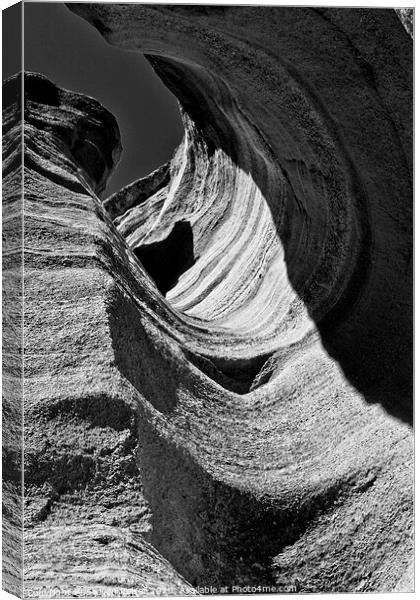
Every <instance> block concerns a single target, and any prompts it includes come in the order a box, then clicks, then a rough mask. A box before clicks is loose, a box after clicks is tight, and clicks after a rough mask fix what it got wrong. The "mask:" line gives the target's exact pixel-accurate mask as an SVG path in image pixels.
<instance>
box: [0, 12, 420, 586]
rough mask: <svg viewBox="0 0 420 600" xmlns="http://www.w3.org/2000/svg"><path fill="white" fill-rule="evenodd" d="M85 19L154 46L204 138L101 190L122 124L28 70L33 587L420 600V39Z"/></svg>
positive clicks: (350, 16)
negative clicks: (111, 190) (389, 595)
mask: <svg viewBox="0 0 420 600" xmlns="http://www.w3.org/2000/svg"><path fill="white" fill-rule="evenodd" d="M69 8H70V9H71V10H73V11H74V12H76V13H77V14H79V15H81V16H82V17H84V18H86V19H88V20H89V21H90V22H91V23H92V24H93V25H94V26H95V27H96V28H97V29H98V30H99V31H100V33H101V34H102V35H103V36H104V37H105V39H106V40H107V41H108V42H109V43H111V44H115V45H118V46H120V47H121V48H126V49H130V50H138V51H142V52H146V53H147V54H148V56H149V60H150V62H151V64H152V65H153V67H154V68H155V70H156V72H157V73H158V75H159V76H160V77H161V78H162V80H163V81H164V83H165V84H166V85H167V86H168V87H169V88H170V89H171V90H172V91H173V92H174V93H175V94H176V95H177V97H178V99H179V101H180V105H181V109H182V115H183V119H184V125H185V137H184V140H183V142H182V144H181V145H180V147H179V148H178V150H177V151H176V152H175V155H174V157H173V159H172V161H171V162H170V163H169V164H168V165H164V166H162V167H161V168H160V169H158V170H157V171H155V172H154V173H152V174H151V175H150V176H149V177H147V178H145V179H142V180H139V181H137V182H134V183H133V184H131V185H130V186H128V187H126V188H124V189H122V190H121V191H120V192H118V193H117V194H115V195H113V196H111V197H110V198H107V199H105V200H104V202H103V203H102V202H101V201H100V199H99V197H98V196H100V194H101V192H102V190H103V189H104V184H105V181H106V177H107V176H108V174H109V172H110V170H111V169H112V167H113V165H114V164H115V162H116V160H117V158H118V154H119V151H120V147H119V142H118V133H117V127H116V124H115V121H114V120H113V118H112V117H111V115H109V113H107V111H105V110H104V109H103V108H102V107H100V105H98V103H96V102H95V101H94V100H91V99H88V98H84V97H81V96H79V95H77V94H72V93H70V92H65V91H63V90H59V89H58V88H56V87H55V86H54V85H53V84H51V83H50V82H48V81H46V80H45V79H44V78H42V77H39V76H36V75H31V74H29V75H27V76H26V79H25V81H26V86H25V89H26V96H27V97H26V103H25V108H26V110H25V135H26V154H25V185H26V197H25V203H24V208H25V222H24V227H25V251H26V254H25V328H26V329H25V346H26V356H25V398H26V406H25V426H26V432H25V435H26V448H25V454H26V470H25V485H26V490H27V491H26V494H27V496H26V508H25V518H26V521H27V527H28V529H27V531H26V534H25V536H26V537H25V544H26V552H27V558H26V560H25V568H26V586H27V588H28V589H36V588H37V587H42V586H44V585H49V584H51V583H52V582H53V581H54V584H55V583H56V581H57V579H58V580H60V581H63V586H64V587H66V589H70V590H72V593H74V594H75V593H77V592H78V590H79V591H80V588H82V592H81V593H82V594H83V595H92V594H93V591H92V590H93V589H94V588H96V587H101V586H103V585H105V586H107V590H109V589H112V590H114V589H116V588H125V589H130V590H135V591H136V592H137V593H139V594H140V593H161V594H177V593H178V594H179V593H194V589H193V586H197V585H198V586H204V585H215V586H228V588H229V590H228V591H230V586H233V585H259V584H260V585H265V586H269V585H277V586H291V585H293V586H296V588H297V589H298V590H300V591H391V590H397V589H398V590H403V589H410V586H411V585H412V583H411V576H412V570H411V562H412V434H411V429H410V422H411V412H412V407H411V398H412V396H411V388H410V386H411V331H412V326H411V288H412V285H411V273H412V271H411V266H410V260H411V232H410V227H411V205H412V196H411V195H412V188H411V169H412V158H411V155H410V152H411V133H412V124H411V121H410V119H411V100H412V98H411V96H412V92H411V79H410V78H411V63H410V60H411V55H412V50H411V45H410V44H411V40H410V38H409V36H408V35H407V33H406V31H405V30H404V28H403V27H402V25H401V23H400V22H399V20H398V18H397V16H396V15H395V13H394V12H393V11H388V10H362V9H360V10H359V9H296V8H295V9H287V8H269V7H264V8H258V7H240V8H239V7H207V8H206V7H204V8H202V7H182V6H158V5H154V6H153V7H151V6H141V5H138V4H136V5H109V4H108V5H105V4H85V3H83V4H71V5H69ZM6 139H7V138H6ZM11 172H13V170H12V171H11ZM62 573H65V574H64V575H61V574H62ZM99 573H102V575H100V574H99Z"/></svg>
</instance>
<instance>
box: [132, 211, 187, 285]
mask: <svg viewBox="0 0 420 600" xmlns="http://www.w3.org/2000/svg"><path fill="white" fill-rule="evenodd" d="M134 253H135V255H136V256H137V258H138V259H139V261H140V262H141V264H142V265H143V267H144V268H145V269H146V271H147V272H148V273H149V275H150V277H151V278H152V279H153V281H154V282H155V283H156V286H157V288H158V290H159V291H160V293H161V294H162V295H164V296H165V295H166V294H167V293H168V292H169V290H170V289H172V288H173V287H174V286H175V285H176V283H177V282H178V280H179V278H180V277H181V275H182V274H183V273H185V271H187V270H188V269H190V268H191V267H192V266H193V264H194V263H195V261H196V258H195V257H194V236H193V231H192V228H191V225H190V223H188V222H187V221H178V222H177V223H175V225H174V227H173V229H172V231H171V233H170V234H169V235H168V237H167V238H165V239H164V240H162V241H160V242H154V243H152V244H145V245H144V246H140V247H139V248H136V249H135V250H134Z"/></svg>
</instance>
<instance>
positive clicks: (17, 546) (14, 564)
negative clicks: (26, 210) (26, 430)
mask: <svg viewBox="0 0 420 600" xmlns="http://www.w3.org/2000/svg"><path fill="white" fill-rule="evenodd" d="M2 27H3V44H2V46H3V72H2V74H3V180H2V199H3V208H2V212H3V275H2V278H3V337H2V340H3V364H2V368H3V481H2V485H3V547H2V551H3V589H4V590H6V591H7V592H10V593H12V594H15V595H18V596H22V570H23V554H22V551H23V547H22V539H23V536H22V533H23V531H22V526H23V525H22V524H23V501H22V455H23V435H22V431H23V404H22V400H23V398H22V390H23V340H22V333H23V330H22V324H23V315H22V310H23V302H22V300H23V293H22V276H23V261H22V245H23V240H22V235H23V228H22V202H23V197H22V177H23V169H22V167H23V165H22V143H21V140H22V110H21V98H22V94H21V81H22V78H21V73H20V71H21V63H22V52H21V35H22V3H18V4H15V5H13V6H11V7H9V8H7V9H5V10H4V11H3V22H2Z"/></svg>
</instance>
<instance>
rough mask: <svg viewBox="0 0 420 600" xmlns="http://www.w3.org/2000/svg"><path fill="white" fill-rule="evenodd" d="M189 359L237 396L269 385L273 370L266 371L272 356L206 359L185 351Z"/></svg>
mask: <svg viewBox="0 0 420 600" xmlns="http://www.w3.org/2000/svg"><path fill="white" fill-rule="evenodd" d="M184 353H185V355H186V357H187V359H188V360H189V361H190V362H191V363H192V364H193V365H195V366H196V367H197V368H198V369H200V371H201V372H202V373H204V374H205V375H207V377H209V378H210V379H212V380H213V381H215V382H216V383H218V384H219V385H221V386H222V387H224V388H225V389H226V390H229V391H230V392H235V394H241V395H243V394H248V393H249V392H251V391H253V390H255V389H257V388H258V387H260V386H261V385H263V384H264V383H267V382H268V381H269V379H270V377H271V375H272V369H268V370H267V369H266V365H267V364H268V362H269V358H270V355H269V354H265V355H262V356H254V357H252V358H249V359H242V360H241V359H235V360H232V359H228V358H216V357H214V356H212V357H211V358H210V357H206V356H203V355H201V354H194V353H192V352H188V351H184Z"/></svg>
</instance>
